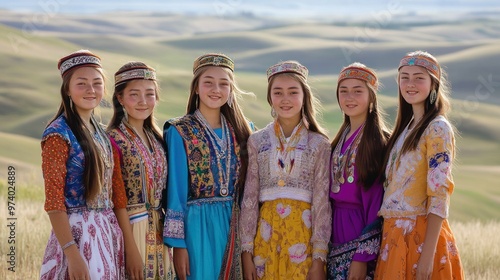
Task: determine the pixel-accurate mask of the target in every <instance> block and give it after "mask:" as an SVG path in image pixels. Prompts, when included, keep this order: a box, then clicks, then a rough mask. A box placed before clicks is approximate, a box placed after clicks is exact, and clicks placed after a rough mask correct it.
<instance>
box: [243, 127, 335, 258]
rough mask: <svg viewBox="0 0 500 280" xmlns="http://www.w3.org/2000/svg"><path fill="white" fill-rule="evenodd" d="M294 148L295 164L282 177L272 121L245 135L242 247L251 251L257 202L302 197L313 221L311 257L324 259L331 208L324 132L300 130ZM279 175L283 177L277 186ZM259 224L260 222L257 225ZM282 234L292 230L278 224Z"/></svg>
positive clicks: (258, 220) (257, 214)
mask: <svg viewBox="0 0 500 280" xmlns="http://www.w3.org/2000/svg"><path fill="white" fill-rule="evenodd" d="M300 134H301V136H300V140H299V142H298V143H297V146H296V149H295V156H294V158H295V163H294V165H295V167H294V168H293V170H292V171H291V173H290V174H287V175H286V177H284V178H281V177H280V176H282V174H281V173H280V169H279V166H278V165H277V164H276V159H277V158H278V155H277V153H278V145H279V143H278V142H279V140H278V139H277V137H276V136H275V133H274V123H271V124H269V125H268V126H266V127H265V128H264V129H262V130H260V131H258V132H256V133H254V134H252V135H251V136H250V138H249V139H248V153H249V166H248V171H247V179H246V183H245V193H244V196H243V201H242V204H241V216H240V217H241V218H240V232H241V242H242V250H243V251H246V252H250V253H254V250H256V249H257V248H256V247H255V248H254V240H255V238H256V236H257V225H258V224H260V221H262V220H261V215H262V212H261V213H259V205H260V204H262V203H265V202H267V201H273V200H277V199H291V200H297V201H303V202H306V203H308V204H310V205H311V207H310V208H311V216H312V221H313V225H312V227H311V229H310V230H311V239H310V240H309V242H308V243H307V246H308V247H311V246H312V248H310V249H312V250H311V252H312V259H313V260H314V259H321V260H323V261H326V255H327V251H328V242H329V239H330V235H331V208H330V205H329V201H328V183H329V172H328V166H329V164H328V163H329V156H330V144H329V143H328V139H326V138H325V137H324V136H322V135H320V134H317V133H314V132H310V131H308V130H307V129H303V130H301V131H300ZM280 179H283V180H284V181H285V184H284V186H282V187H280V186H279V185H278V182H279V180H280ZM259 226H260V225H259ZM279 230H280V231H281V233H282V234H284V233H285V232H288V231H290V230H292V229H291V228H286V227H283V228H280V229H279Z"/></svg>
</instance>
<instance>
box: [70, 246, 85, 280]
mask: <svg viewBox="0 0 500 280" xmlns="http://www.w3.org/2000/svg"><path fill="white" fill-rule="evenodd" d="M64 254H65V255H66V258H67V259H68V274H69V279H70V280H90V274H89V269H88V267H87V263H85V261H84V260H83V258H82V255H80V251H78V247H77V246H75V245H73V246H70V247H68V248H67V249H66V250H64Z"/></svg>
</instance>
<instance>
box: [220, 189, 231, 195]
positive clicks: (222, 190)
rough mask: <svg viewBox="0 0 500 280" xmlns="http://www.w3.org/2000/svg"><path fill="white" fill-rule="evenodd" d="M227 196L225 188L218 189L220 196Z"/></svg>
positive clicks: (227, 192) (227, 191)
mask: <svg viewBox="0 0 500 280" xmlns="http://www.w3.org/2000/svg"><path fill="white" fill-rule="evenodd" d="M228 194H229V190H228V189H227V188H221V189H220V195H221V196H227V195H228Z"/></svg>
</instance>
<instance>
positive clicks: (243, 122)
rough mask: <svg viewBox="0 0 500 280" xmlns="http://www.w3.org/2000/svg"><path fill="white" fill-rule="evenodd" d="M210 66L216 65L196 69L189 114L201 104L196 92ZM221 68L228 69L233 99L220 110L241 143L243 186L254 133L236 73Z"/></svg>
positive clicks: (240, 175) (188, 108)
mask: <svg viewBox="0 0 500 280" xmlns="http://www.w3.org/2000/svg"><path fill="white" fill-rule="evenodd" d="M208 67H214V66H210V65H209V66H203V67H200V68H198V69H197V70H196V71H195V73H194V75H193V79H192V80H191V87H190V94H189V100H188V104H187V108H186V113H187V114H193V113H194V112H195V111H196V110H197V109H198V107H199V105H200V104H199V103H200V97H199V95H198V94H196V91H197V90H198V85H199V80H200V77H201V75H203V73H205V71H206V70H207V69H208ZM221 69H223V70H224V71H226V73H227V74H228V76H229V79H230V81H231V93H230V94H232V95H233V101H232V104H231V106H229V105H228V104H227V103H226V104H224V105H222V107H221V108H220V111H221V113H222V114H223V115H224V117H225V118H226V120H227V121H228V122H229V124H230V125H231V126H232V127H233V129H234V134H235V136H236V141H238V144H239V145H240V160H241V169H240V174H239V180H238V183H239V184H240V186H243V185H244V183H245V178H246V171H247V166H248V149H247V141H248V137H249V136H250V134H251V133H252V130H251V129H250V125H249V121H248V120H247V118H246V117H245V115H243V111H242V110H241V108H240V105H239V104H238V99H239V98H240V96H241V94H243V93H245V92H244V91H242V90H241V89H240V88H239V87H238V85H237V83H236V80H235V77H234V73H233V72H232V71H231V70H229V69H228V68H226V67H221ZM242 189H243V188H242V187H241V188H240V190H242Z"/></svg>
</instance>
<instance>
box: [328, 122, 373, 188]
mask: <svg viewBox="0 0 500 280" xmlns="http://www.w3.org/2000/svg"><path fill="white" fill-rule="evenodd" d="M364 127H365V123H363V125H361V126H360V127H359V128H358V129H357V130H356V131H355V132H354V134H355V135H354V139H353V140H352V141H351V143H349V145H348V146H347V148H346V149H345V151H344V152H343V153H342V152H341V151H342V146H343V144H344V141H345V139H346V136H347V134H348V133H349V130H350V129H351V125H348V126H347V127H346V128H345V130H344V132H342V136H341V138H340V140H339V142H338V143H337V146H336V147H335V149H334V150H333V153H332V161H331V165H332V166H330V169H331V170H332V175H331V176H332V177H333V178H332V187H331V191H332V192H333V193H338V192H339V191H340V185H341V184H344V183H345V178H344V173H347V182H348V183H353V182H354V161H355V157H356V150H357V148H358V145H359V142H360V141H361V135H363V132H362V131H363V128H364ZM353 143H354V145H353ZM346 165H347V170H346Z"/></svg>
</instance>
